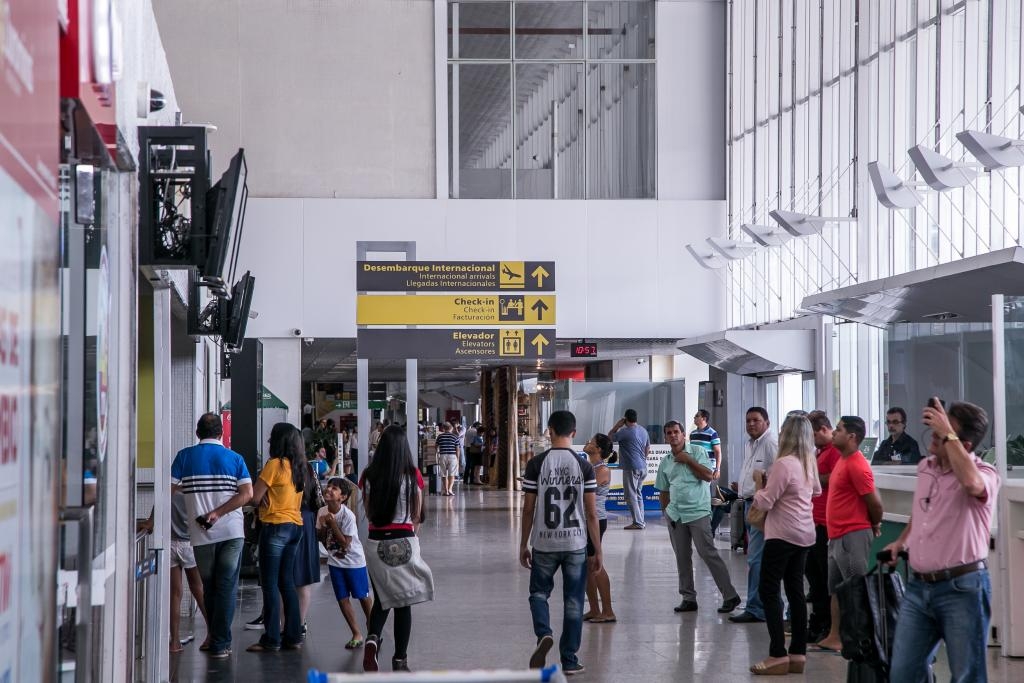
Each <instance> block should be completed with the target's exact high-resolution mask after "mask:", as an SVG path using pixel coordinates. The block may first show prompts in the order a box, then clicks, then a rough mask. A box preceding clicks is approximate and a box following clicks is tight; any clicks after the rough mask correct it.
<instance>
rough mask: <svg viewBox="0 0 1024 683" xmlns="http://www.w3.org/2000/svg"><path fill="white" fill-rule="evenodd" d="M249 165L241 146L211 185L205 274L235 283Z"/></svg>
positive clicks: (247, 195) (247, 189)
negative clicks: (218, 178)
mask: <svg viewBox="0 0 1024 683" xmlns="http://www.w3.org/2000/svg"><path fill="white" fill-rule="evenodd" d="M247 174H248V168H247V167H246V164H245V150H242V149H239V150H238V152H237V153H236V154H235V156H233V157H232V158H231V163H230V164H228V170H227V171H225V172H224V175H222V176H221V177H220V180H218V181H217V184H216V185H214V186H213V187H212V188H210V192H209V193H208V194H207V198H206V210H207V217H208V218H207V226H206V228H207V233H208V235H209V237H208V242H207V249H206V264H205V266H204V268H203V270H202V274H203V275H204V276H205V277H217V278H220V279H221V280H223V281H224V282H233V281H234V277H235V266H236V265H237V262H238V245H239V243H240V242H241V239H242V223H243V222H244V221H245V204H246V201H247V200H248V198H249V188H248V187H247V186H246V184H245V179H246V175H247Z"/></svg>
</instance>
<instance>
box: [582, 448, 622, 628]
mask: <svg viewBox="0 0 1024 683" xmlns="http://www.w3.org/2000/svg"><path fill="white" fill-rule="evenodd" d="M583 452H584V453H586V454H587V459H588V460H589V461H590V464H591V465H593V467H594V477H595V478H596V479H597V492H596V496H595V500H594V504H595V506H596V507H597V521H598V528H599V529H600V530H601V539H602V540H603V539H604V532H605V531H606V530H607V529H608V512H607V510H606V509H605V503H606V501H607V500H608V489H609V488H610V486H611V481H612V473H611V472H609V471H608V458H609V457H610V456H611V454H612V440H611V439H609V438H608V436H607V435H606V434H601V433H600V432H598V433H597V434H594V436H592V437H591V438H590V441H588V442H587V445H586V446H584V447H583ZM594 553H595V550H594V542H593V541H592V540H591V539H590V538H588V539H587V557H588V558H591V557H593V556H594ZM598 598H600V599H598ZM587 601H588V602H589V603H590V610H589V611H588V612H587V613H586V614H584V615H583V621H589V622H590V623H591V624H613V623H615V620H616V619H615V612H614V610H612V585H611V580H610V579H609V578H608V572H607V571H605V568H604V566H603V565H602V567H601V568H600V569H599V570H598V571H596V572H595V571H593V570H589V569H588V571H587Z"/></svg>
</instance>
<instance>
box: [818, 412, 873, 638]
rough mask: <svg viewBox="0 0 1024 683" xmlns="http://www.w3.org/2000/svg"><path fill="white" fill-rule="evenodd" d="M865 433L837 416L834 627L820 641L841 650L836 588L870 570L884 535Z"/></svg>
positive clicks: (832, 491)
mask: <svg viewBox="0 0 1024 683" xmlns="http://www.w3.org/2000/svg"><path fill="white" fill-rule="evenodd" d="M864 435H865V428H864V420H862V419H860V418H859V417H854V416H850V415H844V416H843V417H841V418H839V424H838V425H836V429H835V431H834V432H832V443H833V445H835V447H836V448H837V449H838V450H839V453H840V454H841V455H842V457H841V458H840V459H839V462H837V463H836V466H835V468H834V469H833V470H832V474H831V475H829V479H828V489H829V490H828V501H826V503H825V526H826V528H827V529H828V590H829V593H830V594H831V595H832V628H831V630H830V631H829V633H828V635H827V636H825V638H824V640H822V641H821V642H820V643H818V647H820V648H821V649H823V650H835V651H839V650H840V649H842V646H843V644H842V642H841V641H840V640H839V602H838V600H836V596H835V593H836V588H838V587H839V584H841V583H842V582H843V581H846V580H848V579H850V578H853V577H854V576H858V575H861V574H866V573H867V571H868V560H869V558H870V556H871V543H872V541H873V540H874V538H875V537H876V536H879V535H881V533H882V499H881V498H879V496H878V491H877V490H876V489H875V475H874V474H873V473H872V472H871V465H870V464H869V463H868V461H867V458H865V457H864V454H863V453H861V452H860V444H861V442H862V441H864Z"/></svg>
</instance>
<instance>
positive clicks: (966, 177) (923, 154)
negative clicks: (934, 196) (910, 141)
mask: <svg viewBox="0 0 1024 683" xmlns="http://www.w3.org/2000/svg"><path fill="white" fill-rule="evenodd" d="M907 154H909V155H910V161H912V162H913V164H914V167H915V168H916V169H917V172H918V173H920V174H921V177H922V178H924V181H925V182H926V183H928V187H930V188H932V189H933V190H936V191H937V192H945V191H946V190H953V189H956V188H958V187H964V186H965V185H970V184H971V181H973V180H974V179H975V178H976V177H977V176H978V170H977V164H964V163H961V162H959V161H953V160H952V159H950V158H949V157H947V156H944V155H942V154H939V153H938V152H936V151H935V150H933V149H929V148H927V147H925V146H924V145H916V146H914V147H911V148H910V149H909V150H907Z"/></svg>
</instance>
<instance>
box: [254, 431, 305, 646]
mask: <svg viewBox="0 0 1024 683" xmlns="http://www.w3.org/2000/svg"><path fill="white" fill-rule="evenodd" d="M308 471H309V468H308V467H307V466H306V446H305V443H304V442H303V440H302V433H301V432H299V430H298V429H296V428H295V427H294V426H292V425H290V424H288V423H287V422H279V423H277V424H276V425H274V428H273V429H272V430H271V432H270V459H269V460H268V461H267V464H266V465H264V467H263V470H262V471H261V472H260V476H259V478H258V479H257V480H256V482H255V483H254V484H253V487H252V488H253V496H252V500H253V502H254V503H256V504H257V505H259V513H260V522H261V523H262V527H261V529H260V544H259V545H260V547H259V559H260V586H261V587H262V589H263V616H264V620H263V627H264V633H263V636H262V637H261V638H260V639H259V642H257V643H253V644H252V645H250V646H249V647H248V648H246V649H247V650H248V651H249V652H276V651H277V650H280V649H281V648H284V649H286V650H297V649H299V648H300V647H302V617H301V616H300V613H299V596H298V593H297V592H296V591H295V556H296V553H297V552H298V547H299V540H300V539H301V538H302V513H301V511H300V506H301V504H302V494H303V492H304V491H305V490H306V488H307V487H308V486H310V485H311V482H310V480H309V479H310V478H309V476H308V475H307V472H308ZM282 602H283V603H284V634H283V635H282V633H281V603H282Z"/></svg>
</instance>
